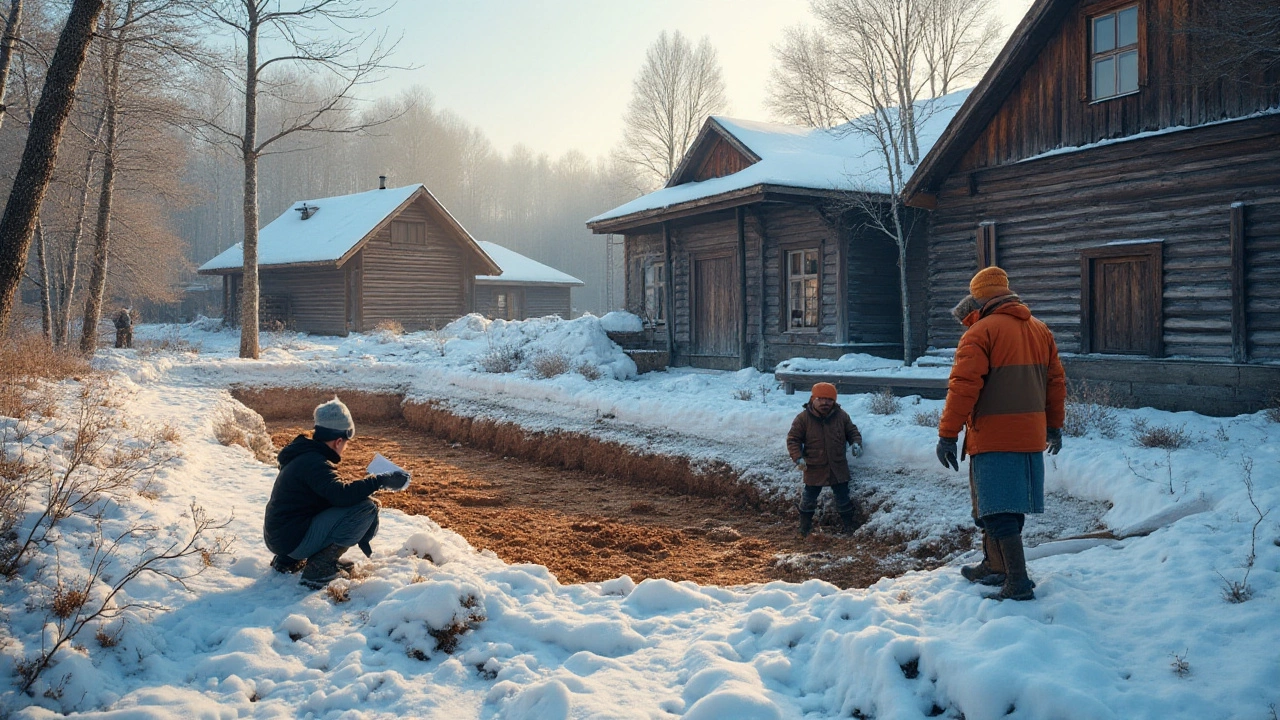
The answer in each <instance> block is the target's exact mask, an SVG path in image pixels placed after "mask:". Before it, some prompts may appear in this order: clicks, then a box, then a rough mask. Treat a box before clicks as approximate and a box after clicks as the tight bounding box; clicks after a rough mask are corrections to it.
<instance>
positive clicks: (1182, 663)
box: [1169, 650, 1191, 677]
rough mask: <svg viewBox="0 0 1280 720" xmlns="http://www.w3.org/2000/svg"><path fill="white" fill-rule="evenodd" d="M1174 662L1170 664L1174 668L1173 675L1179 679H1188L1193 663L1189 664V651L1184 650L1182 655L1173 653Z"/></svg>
mask: <svg viewBox="0 0 1280 720" xmlns="http://www.w3.org/2000/svg"><path fill="white" fill-rule="evenodd" d="M1172 655H1173V662H1171V663H1169V667H1171V668H1173V674H1174V675H1177V676H1178V677H1186V676H1187V675H1190V674H1191V663H1189V662H1187V651H1186V650H1183V651H1182V654H1181V655H1179V654H1178V653H1172Z"/></svg>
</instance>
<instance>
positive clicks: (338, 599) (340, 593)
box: [324, 583, 351, 605]
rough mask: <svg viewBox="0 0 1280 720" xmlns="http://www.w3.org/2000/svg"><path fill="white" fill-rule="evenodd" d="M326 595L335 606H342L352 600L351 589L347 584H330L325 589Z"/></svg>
mask: <svg viewBox="0 0 1280 720" xmlns="http://www.w3.org/2000/svg"><path fill="white" fill-rule="evenodd" d="M324 593H325V595H328V596H329V599H330V600H332V601H333V604H334V605H340V604H342V603H344V602H347V601H348V600H350V599H351V588H350V587H349V586H348V585H347V584H346V583H330V584H329V586H328V587H326V588H325V589H324Z"/></svg>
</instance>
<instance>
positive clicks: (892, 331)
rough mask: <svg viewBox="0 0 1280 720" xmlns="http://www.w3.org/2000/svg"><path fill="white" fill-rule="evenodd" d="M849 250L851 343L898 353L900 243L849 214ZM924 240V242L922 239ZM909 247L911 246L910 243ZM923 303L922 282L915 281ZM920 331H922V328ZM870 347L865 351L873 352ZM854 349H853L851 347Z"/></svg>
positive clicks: (900, 310) (900, 345)
mask: <svg viewBox="0 0 1280 720" xmlns="http://www.w3.org/2000/svg"><path fill="white" fill-rule="evenodd" d="M845 222H846V224H847V225H851V226H852V227H850V228H849V229H848V230H847V231H846V234H847V237H848V240H847V242H848V244H849V245H848V247H849V251H848V252H847V253H845V262H846V265H847V269H846V271H845V272H846V278H847V279H846V281H845V283H846V288H847V289H846V294H847V302H848V307H849V311H848V315H847V317H848V319H849V320H848V322H849V332H848V335H847V336H846V337H847V339H848V342H849V343H850V344H854V345H857V344H863V345H868V344H873V345H883V346H887V347H881V348H879V352H878V353H875V354H890V353H893V354H895V355H896V354H899V353H901V349H902V293H901V289H900V283H899V281H898V246H897V244H896V243H895V242H894V241H893V239H892V238H890V237H889V236H888V235H886V234H885V233H883V232H881V231H879V230H876V229H874V228H870V227H867V226H866V225H865V224H864V223H862V222H859V220H858V218H857V217H856V216H855V217H849V218H846V221H845ZM920 244H923V243H920ZM908 248H909V249H910V248H911V245H910V243H908ZM915 287H916V288H917V289H916V291H915V292H916V294H917V295H921V296H922V297H920V298H919V302H918V305H919V306H920V307H923V305H924V300H925V298H924V297H923V296H924V294H925V293H924V292H923V286H922V285H916V286H915ZM918 332H920V333H921V334H923V328H919V329H918ZM917 346H918V344H917ZM873 350H874V348H867V350H866V352H873ZM850 352H853V350H850Z"/></svg>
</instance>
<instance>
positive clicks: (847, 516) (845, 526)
mask: <svg viewBox="0 0 1280 720" xmlns="http://www.w3.org/2000/svg"><path fill="white" fill-rule="evenodd" d="M857 529H858V528H857V526H856V525H854V524H853V509H852V508H850V509H848V510H842V511H841V512H840V534H841V535H852V534H853V531H854V530H857Z"/></svg>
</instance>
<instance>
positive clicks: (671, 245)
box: [587, 93, 964, 370]
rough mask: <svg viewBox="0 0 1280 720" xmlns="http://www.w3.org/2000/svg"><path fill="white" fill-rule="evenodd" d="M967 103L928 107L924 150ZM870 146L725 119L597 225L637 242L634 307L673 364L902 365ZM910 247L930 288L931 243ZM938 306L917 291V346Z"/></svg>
mask: <svg viewBox="0 0 1280 720" xmlns="http://www.w3.org/2000/svg"><path fill="white" fill-rule="evenodd" d="M963 97H964V94H963V93H956V94H952V95H949V96H946V97H945V98H940V99H938V100H937V101H931V102H932V103H935V105H934V106H932V107H931V108H930V110H929V111H928V112H921V116H922V117H928V118H930V120H929V122H928V123H926V124H925V125H924V126H922V129H921V133H920V134H921V143H922V146H923V147H928V144H929V143H931V142H932V140H933V139H935V138H936V137H937V136H938V134H939V133H940V132H941V130H942V128H943V127H945V126H946V123H947V121H948V120H949V119H950V113H952V112H954V111H955V109H956V108H958V107H959V105H960V102H961V101H962V100H963ZM870 142H871V141H870V139H869V138H868V137H866V136H864V135H861V134H859V133H857V132H853V131H852V130H851V129H850V128H848V127H845V128H837V129H833V130H828V129H814V128H803V127H795V126H789V125H777V124H771V123H761V122H753V121H746V120H735V119H732V118H726V117H719V116H713V117H710V118H708V119H707V121H706V123H705V124H704V125H703V127H702V130H701V131H700V133H699V134H698V136H697V138H696V139H695V140H694V142H693V144H692V145H691V146H690V148H689V150H688V151H687V152H686V153H685V155H684V157H683V158H682V160H681V162H680V165H679V166H678V167H677V169H676V170H675V172H674V173H673V175H672V176H671V178H670V179H669V181H668V182H667V185H666V187H664V188H662V189H660V190H657V191H655V192H652V193H649V194H648V195H645V196H642V197H640V198H638V199H636V200H633V201H632V202H629V203H627V204H625V205H622V206H620V207H617V208H614V209H613V210H610V211H608V212H606V213H603V214H601V215H599V216H596V217H594V218H592V219H590V220H589V221H587V225H588V227H590V228H591V229H592V231H593V232H595V233H597V234H621V235H623V236H624V247H625V287H626V290H625V292H626V308H627V309H628V310H631V311H632V312H635V313H636V314H638V315H641V316H642V317H644V318H645V319H646V320H647V321H648V322H649V323H650V324H651V326H652V327H654V328H655V329H656V331H657V332H656V337H657V338H658V339H659V340H660V346H661V347H660V349H666V350H668V351H669V353H670V357H671V362H672V364H674V365H689V366H694V367H705V368H717V369H735V370H736V369H739V368H743V367H748V366H755V367H757V368H759V369H762V370H764V369H768V368H772V367H774V366H775V365H776V364H777V363H778V362H780V361H782V360H785V359H788V358H792V357H825V358H838V357H839V356H841V355H843V354H845V353H851V352H865V353H872V354H876V355H882V356H886V357H901V356H902V352H903V348H902V305H901V300H900V297H901V296H900V293H899V281H898V266H897V258H898V254H897V253H898V250H897V246H896V244H895V243H894V242H893V240H892V239H890V238H889V237H888V236H886V235H884V234H883V233H879V232H877V231H875V230H872V229H870V228H868V227H866V226H865V223H864V219H865V215H864V212H865V210H863V209H862V208H859V207H857V206H856V205H855V204H851V202H850V195H851V193H855V192H856V193H858V194H860V195H862V196H864V197H869V198H872V202H871V204H872V205H873V206H874V204H875V201H874V198H876V197H882V196H883V193H884V189H883V188H882V187H881V185H883V184H884V182H883V178H882V175H883V172H882V171H879V172H878V170H879V168H880V167H881V166H880V164H879V162H878V161H877V160H876V157H877V156H876V154H875V153H874V152H873V151H872V149H871V147H870V145H869V143H870ZM863 207H865V203H864V204H863ZM851 208H852V209H851ZM908 248H909V249H910V251H911V252H912V253H913V254H914V255H915V257H916V260H915V262H914V263H913V264H911V265H910V267H912V268H914V270H913V272H918V273H919V274H918V276H917V277H914V278H913V280H912V284H913V285H914V286H915V287H917V288H921V287H922V285H923V280H924V278H923V268H924V265H925V263H924V250H925V244H924V242H923V239H919V240H917V241H914V242H911V243H909V244H908ZM925 301H926V298H925V295H924V293H923V292H922V291H921V292H917V293H915V296H914V297H913V305H914V307H913V309H912V312H913V313H914V314H915V316H916V318H917V319H916V320H915V323H914V324H915V326H916V327H917V328H919V329H920V332H919V333H918V335H917V338H916V339H915V340H914V342H913V344H914V345H915V346H916V347H917V348H919V347H922V345H921V343H922V342H923V339H924V334H923V324H924V322H923V321H924V313H925V309H926V305H925Z"/></svg>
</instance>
